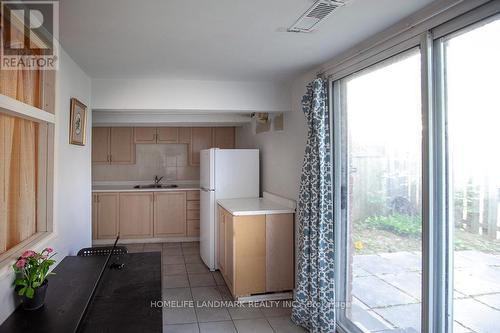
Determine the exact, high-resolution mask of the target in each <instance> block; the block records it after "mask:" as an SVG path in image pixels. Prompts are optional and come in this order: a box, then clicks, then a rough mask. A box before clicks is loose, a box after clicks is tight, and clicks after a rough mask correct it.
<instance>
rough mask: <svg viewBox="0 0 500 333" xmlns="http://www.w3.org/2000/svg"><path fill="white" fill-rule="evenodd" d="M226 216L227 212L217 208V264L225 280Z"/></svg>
mask: <svg viewBox="0 0 500 333" xmlns="http://www.w3.org/2000/svg"><path fill="white" fill-rule="evenodd" d="M226 214H227V212H226V211H225V210H224V209H222V208H220V207H219V214H218V215H219V245H218V252H219V255H218V264H219V271H220V272H221V274H222V276H223V277H224V278H225V279H227V278H226V275H227V271H226V219H225V217H226Z"/></svg>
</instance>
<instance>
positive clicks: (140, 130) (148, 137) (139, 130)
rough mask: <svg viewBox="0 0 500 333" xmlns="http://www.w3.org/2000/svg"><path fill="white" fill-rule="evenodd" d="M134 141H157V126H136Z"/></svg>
mask: <svg viewBox="0 0 500 333" xmlns="http://www.w3.org/2000/svg"><path fill="white" fill-rule="evenodd" d="M134 143H156V127H136V128H134Z"/></svg>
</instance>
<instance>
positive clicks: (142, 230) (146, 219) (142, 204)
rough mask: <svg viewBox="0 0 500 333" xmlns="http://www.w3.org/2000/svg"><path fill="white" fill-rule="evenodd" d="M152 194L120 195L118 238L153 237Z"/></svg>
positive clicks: (132, 193)
mask: <svg viewBox="0 0 500 333" xmlns="http://www.w3.org/2000/svg"><path fill="white" fill-rule="evenodd" d="M153 199H154V197H153V193H149V192H148V193H134V192H130V193H120V238H146V237H151V236H153Z"/></svg>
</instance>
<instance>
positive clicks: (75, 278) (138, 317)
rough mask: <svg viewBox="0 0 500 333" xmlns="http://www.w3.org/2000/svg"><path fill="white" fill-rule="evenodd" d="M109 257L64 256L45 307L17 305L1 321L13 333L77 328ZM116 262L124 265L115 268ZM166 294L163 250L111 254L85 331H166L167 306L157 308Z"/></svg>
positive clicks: (2, 329) (1, 329) (0, 332)
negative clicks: (27, 308) (164, 313)
mask: <svg viewBox="0 0 500 333" xmlns="http://www.w3.org/2000/svg"><path fill="white" fill-rule="evenodd" d="M105 261H106V257H104V256H103V257H73V256H69V257H66V258H64V259H63V261H61V263H60V264H59V265H58V266H57V267H56V268H55V269H54V272H55V273H56V275H52V276H50V277H49V287H48V289H47V295H46V299H45V305H44V307H43V308H41V309H39V310H35V311H24V310H23V309H22V308H18V309H16V311H15V312H14V313H12V314H11V315H10V317H9V318H7V320H6V321H5V322H4V323H3V324H2V325H1V326H0V333H3V332H8V333H15V332H23V333H29V332H47V333H49V332H50V333H53V332H56V333H57V332H68V333H69V332H75V331H76V329H77V326H78V323H79V320H80V317H81V315H82V313H83V312H84V310H85V306H86V304H87V300H88V299H89V296H90V295H91V293H92V289H93V287H94V284H95V282H96V281H97V279H98V277H99V273H100V271H101V269H102V267H103V265H104V263H105ZM113 262H119V263H123V264H124V265H125V266H124V267H123V269H121V270H113V269H109V265H110V264H111V263H113ZM160 299H161V254H160V252H149V253H129V254H125V255H120V256H117V255H114V256H112V257H111V259H110V261H109V263H108V267H107V268H106V270H105V272H104V274H103V277H102V279H101V281H100V283H99V286H98V287H97V289H96V293H95V295H94V298H93V300H92V302H91V303H90V306H89V307H88V310H87V313H86V316H85V319H84V320H83V321H82V323H81V327H80V332H161V330H162V311H161V308H159V307H151V301H157V300H160Z"/></svg>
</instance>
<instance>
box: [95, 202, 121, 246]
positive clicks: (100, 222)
mask: <svg viewBox="0 0 500 333" xmlns="http://www.w3.org/2000/svg"><path fill="white" fill-rule="evenodd" d="M118 202H119V195H118V193H109V192H106V193H94V194H93V200H92V225H93V226H94V230H93V231H92V234H93V235H94V239H112V238H115V237H116V235H117V234H118Z"/></svg>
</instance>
